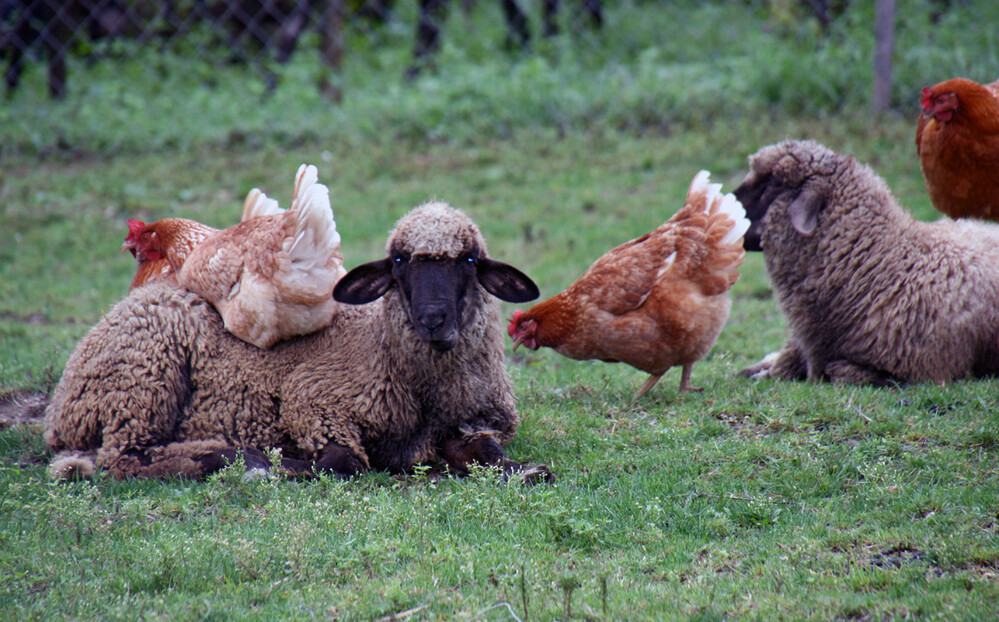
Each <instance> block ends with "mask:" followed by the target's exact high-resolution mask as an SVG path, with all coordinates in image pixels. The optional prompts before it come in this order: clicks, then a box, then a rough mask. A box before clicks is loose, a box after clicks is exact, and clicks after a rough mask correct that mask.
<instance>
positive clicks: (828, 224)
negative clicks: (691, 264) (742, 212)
mask: <svg viewBox="0 0 999 622" xmlns="http://www.w3.org/2000/svg"><path fill="white" fill-rule="evenodd" d="M766 176H772V177H771V179H770V181H769V183H770V184H771V186H772V187H776V188H780V189H781V190H780V193H779V194H778V195H777V198H776V199H775V200H774V201H773V202H772V203H771V204H770V207H769V210H768V211H767V213H766V217H765V224H766V230H765V233H764V235H763V242H762V245H763V252H764V257H765V261H766V266H767V271H768V273H769V275H770V278H771V282H772V286H773V290H774V293H775V295H776V298H777V302H778V305H779V307H780V308H781V310H782V311H783V312H784V314H785V316H786V317H787V322H788V331H789V337H788V341H787V343H786V345H785V346H784V348H783V349H782V350H781V352H780V354H779V355H778V356H777V357H776V359H775V360H774V359H771V360H770V361H765V362H764V363H761V364H759V365H757V366H754V367H751V368H749V369H747V370H745V371H746V372H747V375H753V374H756V375H767V376H770V377H777V378H785V379H802V378H806V377H807V378H809V379H813V380H823V379H827V380H832V381H840V382H852V383H880V384H883V383H889V382H902V383H912V382H926V381H932V382H949V381H954V380H958V379H961V378H968V377H982V376H992V375H995V374H996V373H999V344H997V338H999V245H997V244H996V240H997V236H999V228H997V227H996V226H994V225H991V224H986V223H980V222H960V223H955V222H953V221H949V220H943V221H938V222H933V223H924V222H919V221H916V220H915V219H913V218H912V217H911V216H910V215H909V214H908V213H907V212H906V211H905V210H903V209H902V208H901V207H900V206H899V205H898V203H897V202H896V200H895V198H894V197H893V196H892V194H891V191H890V190H889V189H888V186H887V185H886V184H885V183H884V181H883V180H881V179H880V178H879V177H878V176H877V175H876V174H875V173H874V172H873V171H872V170H871V169H870V168H868V167H867V166H864V165H862V164H859V163H857V162H856V161H855V160H854V159H853V158H852V157H850V156H843V155H840V154H837V153H834V152H833V151H831V150H829V149H828V148H826V147H824V146H822V145H820V144H818V143H815V142H811V141H786V142H782V143H779V144H776V145H771V146H768V147H764V148H762V149H760V150H759V151H758V152H757V153H756V154H755V155H753V156H751V157H750V173H749V176H748V177H747V178H746V182H747V183H752V182H754V181H756V180H760V179H763V178H766ZM802 193H812V195H813V196H817V197H819V198H820V199H821V200H822V201H823V204H824V207H823V208H822V209H821V210H820V211H819V213H818V217H817V223H816V227H815V229H814V231H812V232H811V233H808V234H803V233H802V232H800V231H799V230H798V229H796V227H795V226H794V224H793V222H792V219H791V216H790V214H789V207H790V206H791V205H792V204H793V202H794V199H795V198H796V197H799V196H803V194H802ZM747 209H748V208H747Z"/></svg>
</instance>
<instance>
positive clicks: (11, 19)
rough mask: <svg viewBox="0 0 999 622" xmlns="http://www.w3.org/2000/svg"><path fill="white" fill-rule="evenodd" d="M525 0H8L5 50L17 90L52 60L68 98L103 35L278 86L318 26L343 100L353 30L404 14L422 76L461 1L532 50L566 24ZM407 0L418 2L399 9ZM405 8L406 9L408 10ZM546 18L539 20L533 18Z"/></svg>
mask: <svg viewBox="0 0 999 622" xmlns="http://www.w3.org/2000/svg"><path fill="white" fill-rule="evenodd" d="M528 2H529V3H530V4H525V0H455V1H454V2H452V1H450V0H403V1H402V2H397V1H396V0H215V1H209V0H187V1H185V0H131V1H129V0H0V18H2V20H0V51H2V53H3V55H4V57H5V62H6V66H5V83H6V87H7V89H8V92H9V93H10V92H14V91H16V90H17V89H18V88H19V87H20V84H21V78H22V75H23V74H24V71H25V69H26V68H27V67H28V66H29V65H32V64H40V65H44V66H45V68H46V75H47V85H48V93H49V95H50V96H51V97H53V98H63V97H65V96H66V94H67V90H68V89H69V88H70V87H69V76H68V69H67V66H68V61H69V60H71V59H80V58H85V59H86V58H91V59H92V58H96V57H97V56H98V55H99V54H100V51H99V50H98V46H99V45H100V43H101V42H107V41H112V40H117V39H122V40H130V41H133V42H135V43H137V44H139V45H149V44H155V45H157V46H159V47H160V49H162V50H164V51H171V52H179V51H182V52H184V53H188V54H193V55H195V56H198V57H200V58H202V59H207V60H209V61H210V62H214V63H216V64H223V63H225V64H231V63H243V64H247V65H249V66H251V67H253V68H254V69H255V70H256V71H257V72H258V73H259V75H260V77H261V79H262V80H263V81H264V82H265V84H266V86H267V88H268V89H273V88H275V86H276V83H277V78H278V75H279V74H280V66H281V65H284V64H286V63H287V62H288V61H289V59H291V57H292V55H293V54H295V53H296V50H297V49H298V48H299V47H301V46H300V42H301V41H302V40H303V39H305V38H306V35H308V34H309V33H310V32H311V33H315V34H317V35H318V36H317V37H314V40H315V41H316V45H317V52H318V56H317V58H318V62H320V63H321V64H323V65H324V66H325V67H327V68H328V69H329V70H330V76H331V77H329V78H327V79H325V80H323V81H321V83H320V89H321V90H322V92H323V93H324V94H325V95H327V96H328V97H330V98H331V99H333V100H338V99H339V98H340V97H341V96H342V92H341V90H340V89H341V87H340V85H339V84H338V81H337V80H336V79H335V75H336V73H337V72H338V71H339V70H340V68H341V66H342V64H343V59H344V55H345V54H346V53H347V52H346V50H345V44H344V35H345V31H346V30H347V29H351V30H358V31H361V32H362V33H370V32H372V31H375V30H377V29H381V28H398V27H399V26H400V24H399V23H397V20H399V19H404V20H406V21H408V22H411V23H409V24H407V26H408V27H410V28H411V29H412V32H413V35H412V36H413V43H412V60H411V62H410V64H409V66H408V67H407V69H406V72H405V74H406V77H407V78H414V77H416V76H417V75H419V74H420V73H421V72H423V71H425V70H426V69H428V68H432V67H433V66H434V64H435V57H436V55H437V54H438V53H439V52H440V49H441V42H442V39H443V37H444V26H445V24H446V23H447V21H448V18H449V14H450V13H451V12H452V8H453V7H451V6H450V5H452V4H457V5H459V6H458V9H459V10H460V11H462V12H463V13H465V14H470V13H472V12H473V11H476V10H478V9H479V8H480V7H479V6H477V5H485V4H490V3H492V4H497V5H498V6H499V8H500V9H501V13H502V16H503V18H504V20H505V27H506V35H505V38H504V41H503V45H504V46H506V47H507V48H510V49H521V50H523V49H527V48H528V47H529V46H530V43H531V39H532V37H533V36H535V33H534V32H532V31H533V30H535V29H536V30H537V31H539V32H540V34H541V36H544V37H550V36H553V35H556V34H558V33H559V32H560V31H561V30H562V26H561V22H560V20H559V13H560V12H561V11H560V9H562V7H561V4H562V2H561V1H560V0H540V2H538V3H537V4H538V5H539V7H538V8H539V10H538V13H539V15H538V16H537V17H536V18H535V17H534V16H531V15H530V13H531V12H532V9H533V8H535V7H533V6H531V4H535V3H533V2H530V0H528ZM399 4H413V5H414V6H406V7H399V6H397V5H399ZM568 4H578V5H579V6H576V7H573V9H574V10H575V11H576V12H577V13H581V14H582V15H583V16H585V20H580V19H572V20H568V24H569V26H570V28H578V27H579V26H580V25H581V23H582V22H583V21H585V22H586V23H587V24H588V26H587V27H589V28H593V29H596V30H599V29H600V28H602V27H603V23H604V16H603V13H604V8H603V0H569V2H568ZM400 9H401V10H400ZM534 21H537V22H538V24H537V26H536V28H532V22H534Z"/></svg>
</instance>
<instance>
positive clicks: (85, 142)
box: [0, 0, 999, 157]
mask: <svg viewBox="0 0 999 622" xmlns="http://www.w3.org/2000/svg"><path fill="white" fill-rule="evenodd" d="M48 2H53V3H55V4H57V5H59V7H61V8H60V9H59V10H57V11H56V13H55V14H54V16H49V17H50V19H49V21H46V20H45V19H42V18H43V17H46V15H43V14H42V13H44V11H39V10H37V9H31V8H29V7H28V5H31V4H33V3H41V4H45V3H48ZM511 2H512V0H452V1H451V2H443V0H421V1H419V2H418V1H417V0H398V1H395V2H392V1H390V0H323V1H317V0H311V1H307V0H258V1H255V2H251V1H249V0H216V1H214V2H211V1H206V0H190V1H184V0H174V1H168V0H134V1H129V0H72V1H70V2H62V1H61V0H60V1H59V2H56V0H3V1H2V6H3V13H4V24H5V26H4V31H3V34H2V37H0V44H2V47H3V52H4V55H5V56H4V59H3V62H4V66H5V69H7V77H8V86H7V92H6V99H5V101H3V102H2V104H0V157H4V156H11V155H17V154H21V155H24V154H50V153H55V152H70V153H81V152H82V153H100V154H114V153H122V152H124V153H128V152H136V151H141V152H146V151H149V150H160V149H175V148H181V149H184V148H190V147H192V146H198V145H209V144H210V145H221V146H240V145H245V146H246V147H248V148H252V147H253V146H259V145H261V144H287V145H294V144H296V143H298V142H300V141H303V140H313V139H318V140H347V141H360V140H363V141H394V140H400V139H403V140H413V141H428V140H429V141H459V142H468V143H474V142H475V141H478V140H481V139H484V138H486V139H488V138H495V137H499V138H502V137H505V136H509V135H510V134H512V133H514V132H516V131H517V130H518V129H526V130H528V131H533V130H536V129H541V128H543V129H550V130H553V131H555V132H556V133H557V134H558V135H563V134H565V133H567V132H575V131H595V130H600V131H602V130H605V129H606V130H624V131H629V132H640V133H646V132H656V133H669V132H671V131H673V130H674V129H676V128H700V127H709V126H710V125H711V124H712V123H713V122H714V121H716V120H718V119H719V118H722V117H724V118H727V119H728V120H732V119H736V120H738V119H747V120H754V119H755V120H758V121H759V122H762V123H766V122H768V120H771V119H774V118H775V117H781V116H788V115H790V116H810V117H818V118H821V117H823V116H824V115H830V114H841V113H847V114H852V113H856V114H860V115H865V114H869V113H870V110H871V103H870V98H871V90H872V80H873V74H872V59H873V49H874V11H875V1H874V0H718V1H714V2H685V1H666V0H616V1H613V2H612V1H609V0H604V1H603V2H602V3H600V2H596V0H562V2H561V6H560V7H559V8H560V10H559V11H558V12H557V13H556V14H555V15H554V18H553V23H554V24H555V26H556V27H557V32H556V33H555V34H551V35H549V36H543V35H544V34H545V33H544V30H545V29H546V28H545V26H544V25H543V23H542V22H543V19H544V13H545V6H546V4H547V2H550V0H517V2H516V3H514V4H515V5H516V6H517V7H518V9H519V11H520V14H521V16H522V17H523V19H524V20H526V21H525V27H526V30H525V32H526V33H527V34H528V35H529V37H530V38H529V39H524V38H518V35H517V31H516V30H515V29H514V28H512V27H511V25H510V21H509V20H508V19H507V18H506V17H505V15H506V13H504V11H505V10H506V9H507V8H508V5H510V4H511ZM81 4H82V5H85V6H84V7H83V9H85V10H83V9H79V8H78V10H81V11H82V13H80V14H79V15H77V16H76V17H73V16H72V15H70V13H71V10H72V9H73V7H74V6H76V5H81ZM594 4H596V5H597V6H599V8H600V9H601V11H600V18H601V19H600V22H599V23H597V22H596V21H595V20H594V19H593V13H592V10H591V9H592V7H593V6H594ZM428 5H429V9H428V10H429V13H428V12H427V11H426V10H425V11H422V12H421V8H420V7H421V6H423V7H424V8H426V7H427V6H428ZM440 5H443V6H440ZM450 5H453V6H450ZM25 15H27V17H29V18H30V19H31V20H32V22H31V23H32V24H33V25H34V30H35V31H40V33H41V34H38V35H37V36H35V38H34V39H32V37H31V36H30V33H31V32H32V31H31V30H30V29H29V30H27V31H18V24H20V23H22V22H23V19H24V17H25ZM19 19H21V20H22V22H18V20H19ZM51 20H56V22H57V23H59V24H62V25H63V26H66V27H67V29H65V30H64V31H58V32H57V31H56V30H54V29H52V28H51V27H47V26H46V24H49V23H50V22H51ZM421 20H422V21H421ZM427 20H431V21H432V22H433V24H434V25H435V26H436V27H437V31H436V33H437V34H436V35H435V36H436V37H438V38H437V39H435V40H434V41H433V42H431V45H430V49H429V51H428V49H427V45H426V43H427V42H426V41H421V38H422V39H426V29H425V28H424V27H425V26H426V23H425V22H426V21H427ZM895 23H896V41H895V52H894V62H895V71H894V79H893V87H892V104H893V107H894V108H895V110H897V111H898V112H899V113H902V114H905V115H915V113H916V111H917V108H916V106H917V97H918V91H919V89H920V88H921V87H922V86H925V85H927V84H932V83H935V82H938V81H942V80H944V79H947V78H950V77H954V76H964V77H968V78H972V79H975V80H978V81H992V80H994V79H995V78H996V77H997V76H999V30H997V29H995V28H990V27H987V26H986V25H987V24H995V23H999V3H995V2H991V1H985V0H979V1H972V0H965V1H960V0H951V1H945V0H907V1H906V2H905V3H904V4H903V5H902V6H899V7H898V9H897V11H896V21H895ZM421 24H422V26H421ZM46 28H48V30H46ZM420 28H424V30H423V31H422V34H421V30H420ZM19 32H20V36H19ZM25 33H27V34H25ZM67 33H69V34H67ZM337 37H339V38H337ZM28 44H31V45H28ZM49 46H51V47H53V48H55V49H57V50H59V54H64V57H65V61H66V69H65V80H64V81H63V82H62V84H61V85H55V87H54V86H53V84H52V78H51V77H50V76H49V75H48V73H49V71H48V69H50V63H51V60H50V58H51V56H50V54H49V49H48V48H49ZM434 46H438V47H439V51H437V52H436V53H434ZM18 48H24V49H25V51H26V55H25V56H24V58H23V74H22V75H20V79H19V84H18V85H17V86H16V87H15V86H11V85H10V84H9V83H10V77H11V70H10V68H11V67H12V66H13V65H14V64H16V63H14V62H13V60H14V52H15V51H16V50H17V49H18ZM57 58H59V59H62V56H57ZM59 86H61V89H62V93H58V94H61V95H62V96H61V97H50V95H49V91H50V90H56V91H58V90H59V88H57V87H59Z"/></svg>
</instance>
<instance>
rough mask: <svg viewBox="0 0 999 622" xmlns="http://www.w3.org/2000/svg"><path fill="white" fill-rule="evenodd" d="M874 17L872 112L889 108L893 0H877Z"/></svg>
mask: <svg viewBox="0 0 999 622" xmlns="http://www.w3.org/2000/svg"><path fill="white" fill-rule="evenodd" d="M875 11H876V14H875V18H874V97H873V100H872V101H873V104H874V112H884V111H885V110H889V109H891V87H892V73H891V63H892V55H893V54H894V52H895V0H878V2H877V8H876V9H875Z"/></svg>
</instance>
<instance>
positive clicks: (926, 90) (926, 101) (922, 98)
mask: <svg viewBox="0 0 999 622" xmlns="http://www.w3.org/2000/svg"><path fill="white" fill-rule="evenodd" d="M919 104H920V105H921V106H922V107H923V110H926V111H929V109H930V106H932V105H933V89H931V88H930V87H928V86H924V87H923V90H922V92H921V93H920V95H919Z"/></svg>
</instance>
